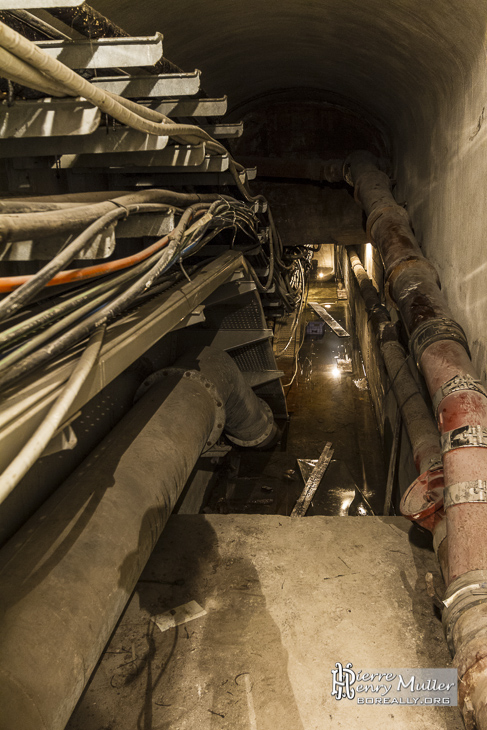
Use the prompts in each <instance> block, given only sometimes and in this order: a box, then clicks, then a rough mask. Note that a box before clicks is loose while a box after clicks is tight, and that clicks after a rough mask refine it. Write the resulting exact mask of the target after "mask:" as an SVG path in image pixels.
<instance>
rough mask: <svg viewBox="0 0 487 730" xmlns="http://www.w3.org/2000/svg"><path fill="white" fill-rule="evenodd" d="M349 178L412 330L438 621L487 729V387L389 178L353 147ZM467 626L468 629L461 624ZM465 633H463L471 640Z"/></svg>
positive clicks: (467, 714) (472, 713) (474, 715)
mask: <svg viewBox="0 0 487 730" xmlns="http://www.w3.org/2000/svg"><path fill="white" fill-rule="evenodd" d="M345 176H346V179H347V180H350V181H352V182H353V184H354V186H355V198H356V200H357V202H359V203H360V204H361V205H362V207H363V209H364V210H365V213H366V215H367V230H368V232H369V234H370V237H371V239H372V240H373V242H374V244H375V245H376V246H377V248H378V249H379V252H380V254H381V256H382V260H383V262H384V267H385V274H386V280H387V286H388V290H389V294H390V296H391V298H392V300H393V301H394V302H395V303H396V305H397V307H398V309H399V311H400V313H401V316H402V318H403V321H404V323H405V325H406V327H407V329H408V333H409V337H410V348H411V351H412V353H413V355H414V357H415V359H416V362H417V364H418V366H419V368H420V369H421V371H422V373H423V375H424V377H425V380H426V383H427V386H428V390H429V392H430V395H431V397H432V399H433V405H434V407H435V410H436V413H437V420H438V426H439V429H440V433H441V444H442V454H443V468H444V478H445V494H444V500H445V508H446V526H447V535H448V565H449V586H448V590H447V594H446V597H445V610H444V613H443V622H444V626H445V631H446V634H447V638H448V640H449V645H450V648H451V650H452V652H454V654H455V664H456V666H457V667H458V670H459V678H460V685H461V687H462V692H461V693H460V701H461V705H462V709H463V712H464V718H465V721H466V723H468V722H470V725H467V727H473V725H472V723H473V722H476V723H477V727H478V728H479V729H480V730H487V712H486V710H485V707H486V705H487V694H486V692H487V631H486V621H485V612H486V605H487V531H486V529H485V524H486V521H487V448H486V447H487V392H486V391H485V390H484V389H483V387H482V385H481V384H480V380H479V377H478V375H477V373H476V371H475V368H474V366H473V364H472V362H471V360H470V357H469V352H468V343H467V339H466V336H465V333H464V332H463V330H462V328H461V327H460V325H459V324H458V323H457V322H455V320H454V319H453V317H452V314H451V312H450V310H449V308H448V306H447V304H446V301H445V299H444V297H443V295H442V293H441V290H440V286H439V279H438V275H437V273H436V270H435V269H434V267H433V266H432V265H431V264H430V263H429V262H428V261H427V260H426V259H425V258H424V256H423V254H422V252H421V249H420V247H419V245H418V243H417V241H416V238H415V236H414V233H413V231H412V229H411V226H410V224H409V218H408V215H407V213H406V211H405V210H404V209H403V208H402V207H401V206H399V205H398V204H397V203H396V201H395V200H394V197H393V195H392V193H391V182H390V180H389V178H388V176H387V175H386V174H385V173H383V172H381V170H379V168H378V166H377V164H376V161H375V159H374V158H373V156H372V155H370V153H367V152H355V153H353V154H352V155H351V156H350V157H349V159H348V160H347V162H346V165H345ZM467 623H468V627H469V628H468V631H465V630H462V629H461V627H462V626H465V625H466V624H467ZM467 637H468V639H467Z"/></svg>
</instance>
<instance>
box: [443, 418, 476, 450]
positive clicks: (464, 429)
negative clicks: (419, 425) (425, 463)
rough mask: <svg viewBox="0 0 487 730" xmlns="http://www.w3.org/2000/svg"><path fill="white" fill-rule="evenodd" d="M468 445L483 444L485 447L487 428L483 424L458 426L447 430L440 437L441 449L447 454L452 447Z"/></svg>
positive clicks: (461, 447)
mask: <svg viewBox="0 0 487 730" xmlns="http://www.w3.org/2000/svg"><path fill="white" fill-rule="evenodd" d="M469 446H483V447H485V448H487V428H485V427H484V426H480V425H478V426H460V428H454V429H453V430H452V431H447V432H446V433H444V434H443V435H442V437H441V451H442V453H443V454H447V453H448V452H449V451H452V450H453V449H463V448H466V447H469Z"/></svg>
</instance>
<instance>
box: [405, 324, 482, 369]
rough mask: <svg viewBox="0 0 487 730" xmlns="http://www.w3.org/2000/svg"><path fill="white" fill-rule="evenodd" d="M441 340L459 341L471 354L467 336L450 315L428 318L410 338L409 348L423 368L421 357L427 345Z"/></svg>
mask: <svg viewBox="0 0 487 730" xmlns="http://www.w3.org/2000/svg"><path fill="white" fill-rule="evenodd" d="M441 340H450V341H453V342H458V343H459V344H460V345H462V347H463V348H464V349H465V350H466V352H467V354H468V355H469V356H470V352H469V349H468V342H467V336H466V334H465V332H464V331H463V329H462V328H461V327H460V325H459V324H458V323H457V322H455V320H453V319H449V318H448V317H436V318H435V319H428V320H426V321H425V322H423V323H422V324H420V325H419V326H418V327H417V328H416V329H415V331H414V332H413V334H412V335H411V337H410V339H409V349H410V351H411V353H412V355H413V358H414V360H415V362H416V364H417V366H418V369H419V370H421V364H420V363H421V358H422V357H423V353H424V351H425V350H426V348H427V347H429V346H430V345H433V344H434V343H435V342H440V341H441Z"/></svg>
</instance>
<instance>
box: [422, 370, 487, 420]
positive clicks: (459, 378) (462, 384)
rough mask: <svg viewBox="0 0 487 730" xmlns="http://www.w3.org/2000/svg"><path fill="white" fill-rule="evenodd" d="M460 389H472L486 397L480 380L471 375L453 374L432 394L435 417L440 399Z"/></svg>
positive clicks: (486, 393)
mask: <svg viewBox="0 0 487 730" xmlns="http://www.w3.org/2000/svg"><path fill="white" fill-rule="evenodd" d="M460 390H473V391H475V392H476V393H480V395H483V396H484V397H485V398H487V390H486V389H485V388H484V387H483V385H482V383H481V381H480V380H476V379H475V378H472V376H471V375H455V376H454V377H453V378H451V379H450V380H448V381H447V382H446V383H444V384H443V385H441V386H440V387H439V388H438V390H437V391H436V393H435V394H434V396H433V410H434V413H435V416H436V418H438V410H439V408H440V405H441V403H442V401H443V400H444V399H445V398H446V397H447V396H449V395H451V394H452V393H457V392H458V391H460Z"/></svg>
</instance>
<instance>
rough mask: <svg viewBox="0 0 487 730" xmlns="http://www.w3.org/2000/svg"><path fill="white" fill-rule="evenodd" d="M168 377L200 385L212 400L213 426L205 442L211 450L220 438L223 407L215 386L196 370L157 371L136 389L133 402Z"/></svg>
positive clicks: (174, 369) (167, 369)
mask: <svg viewBox="0 0 487 730" xmlns="http://www.w3.org/2000/svg"><path fill="white" fill-rule="evenodd" d="M169 377H177V378H188V379H189V380H192V381H193V382H196V383H198V385H200V386H201V388H202V389H203V390H204V391H205V392H206V393H207V394H208V395H209V396H210V397H211V399H212V400H213V403H214V405H215V418H214V425H213V428H212V430H211V433H210V434H209V436H208V440H207V442H206V446H207V448H211V447H212V446H214V444H216V442H217V441H218V439H219V438H220V436H221V433H222V431H223V427H224V425H225V420H226V412H225V405H224V403H223V402H222V399H221V397H220V394H219V393H218V391H217V389H216V387H215V385H214V384H213V383H212V382H211V380H208V379H207V378H205V377H203V375H201V373H198V372H197V371H196V370H187V369H186V368H177V367H171V368H164V369H163V370H158V371H156V372H155V373H152V374H151V375H149V377H148V378H146V379H145V380H144V382H143V383H142V384H141V385H140V387H139V388H138V390H137V392H136V394H135V398H134V402H137V401H138V400H139V398H141V397H142V396H143V395H144V394H145V393H146V392H147V391H148V390H149V389H150V388H151V387H152V386H153V385H154V384H155V383H157V382H159V381H160V380H163V379H164V378H169Z"/></svg>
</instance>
